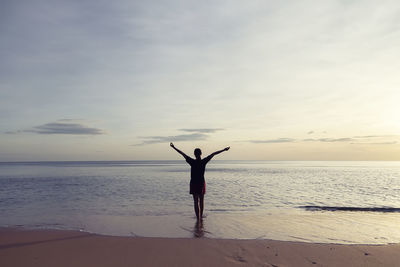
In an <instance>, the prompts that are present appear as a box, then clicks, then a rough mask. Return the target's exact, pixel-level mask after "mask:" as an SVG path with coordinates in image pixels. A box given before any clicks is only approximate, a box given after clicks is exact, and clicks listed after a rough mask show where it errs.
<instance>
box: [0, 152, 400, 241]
mask: <svg viewBox="0 0 400 267" xmlns="http://www.w3.org/2000/svg"><path fill="white" fill-rule="evenodd" d="M189 175H190V172H189V166H188V165H187V164H186V163H185V162H184V161H124V162H38V163H0V214H1V216H0V226H21V227H28V228H59V229H82V230H85V231H91V232H96V233H102V234H114V235H140V236H164V237H190V236H193V235H198V234H199V233H200V235H201V236H207V237H215V238H245V239H247V238H266V239H278V240H302V241H307V242H333V243H371V244H372V243H398V242H400V231H399V230H398V229H397V227H396V226H397V225H398V223H399V222H400V212H399V211H400V209H399V208H400V197H399V196H400V194H399V193H400V163H399V162H316V161H307V162H299V161H289V162H288V161H217V160H216V161H212V162H210V163H209V165H208V166H207V171H206V182H207V194H206V197H205V215H206V218H205V219H204V222H203V225H202V226H201V227H199V226H198V225H197V226H196V225H195V220H194V218H193V216H194V214H193V208H192V198H191V196H190V195H189ZM383 211H384V212H383Z"/></svg>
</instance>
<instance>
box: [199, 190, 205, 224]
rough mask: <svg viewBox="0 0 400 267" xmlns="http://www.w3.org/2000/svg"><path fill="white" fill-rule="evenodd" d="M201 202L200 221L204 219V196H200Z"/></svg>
mask: <svg viewBox="0 0 400 267" xmlns="http://www.w3.org/2000/svg"><path fill="white" fill-rule="evenodd" d="M199 198H200V199H199V200H200V219H203V211H204V194H201V195H200V196H199Z"/></svg>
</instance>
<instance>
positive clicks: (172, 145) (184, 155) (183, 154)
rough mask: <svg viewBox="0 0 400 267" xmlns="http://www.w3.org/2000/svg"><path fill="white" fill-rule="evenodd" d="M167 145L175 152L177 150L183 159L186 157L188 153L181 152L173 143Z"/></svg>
mask: <svg viewBox="0 0 400 267" xmlns="http://www.w3.org/2000/svg"><path fill="white" fill-rule="evenodd" d="M169 145H170V146H171V147H172V148H173V149H175V150H176V152H178V153H179V154H181V155H182V156H183V157H184V158H185V159H187V158H188V155H186V154H185V153H183V152H182V151H180V150H179V149H177V148H176V147H175V146H174V144H173V143H170V144H169Z"/></svg>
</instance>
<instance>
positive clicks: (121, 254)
mask: <svg viewBox="0 0 400 267" xmlns="http://www.w3.org/2000/svg"><path fill="white" fill-rule="evenodd" d="M399 262H400V244H393V245H337V244H315V243H301V242H287V241H273V240H257V239H256V240H232V239H211V238H145V237H115V236H102V235H96V234H89V233H84V232H78V231H59V230H19V229H9V228H5V229H0V266H7V267H12V266H33V267H34V266H41V267H46V266H59V267H63V266H77V267H79V266H85V267H86V266H99V267H101V266H398V264H399Z"/></svg>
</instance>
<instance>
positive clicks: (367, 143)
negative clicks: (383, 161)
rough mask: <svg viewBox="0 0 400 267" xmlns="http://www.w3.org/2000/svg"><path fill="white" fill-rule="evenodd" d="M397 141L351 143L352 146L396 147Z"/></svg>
mask: <svg viewBox="0 0 400 267" xmlns="http://www.w3.org/2000/svg"><path fill="white" fill-rule="evenodd" d="M397 143H398V142H397V141H388V142H371V143H369V142H355V143H351V144H352V145H395V144H397Z"/></svg>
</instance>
